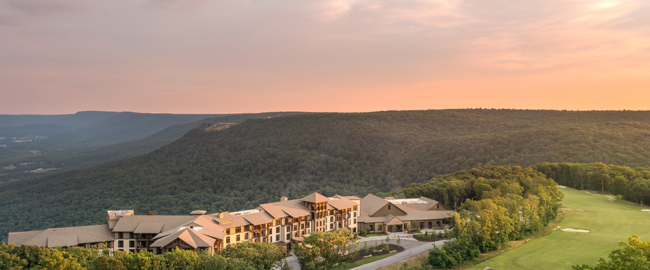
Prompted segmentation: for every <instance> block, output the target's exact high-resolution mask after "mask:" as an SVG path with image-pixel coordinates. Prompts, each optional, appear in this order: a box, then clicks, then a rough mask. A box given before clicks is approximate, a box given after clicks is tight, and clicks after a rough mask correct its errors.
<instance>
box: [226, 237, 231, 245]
mask: <svg viewBox="0 0 650 270" xmlns="http://www.w3.org/2000/svg"><path fill="white" fill-rule="evenodd" d="M226 244H230V236H226Z"/></svg>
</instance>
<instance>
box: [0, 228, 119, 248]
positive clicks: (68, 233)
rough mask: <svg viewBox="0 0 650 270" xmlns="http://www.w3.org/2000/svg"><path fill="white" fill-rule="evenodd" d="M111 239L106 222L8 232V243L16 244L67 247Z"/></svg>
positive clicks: (111, 235) (111, 234)
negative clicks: (102, 223)
mask: <svg viewBox="0 0 650 270" xmlns="http://www.w3.org/2000/svg"><path fill="white" fill-rule="evenodd" d="M113 240H115V238H114V237H113V233H111V231H110V229H109V228H108V225H106V224H104V225H91V226H78V227H64V228H50V229H47V230H42V231H31V232H13V233H9V243H14V244H15V245H17V246H20V245H35V246H41V247H55V246H62V247H67V246H76V245H78V244H85V243H97V242H108V241H113Z"/></svg>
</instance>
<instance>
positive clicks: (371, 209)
mask: <svg viewBox="0 0 650 270" xmlns="http://www.w3.org/2000/svg"><path fill="white" fill-rule="evenodd" d="M388 203H389V202H388V201H387V200H384V199H382V198H379V197H377V196H375V195H373V194H368V195H366V197H363V199H361V210H362V211H364V212H366V213H368V215H370V216H372V215H374V214H375V213H377V211H379V209H381V208H382V207H384V205H386V204H388Z"/></svg>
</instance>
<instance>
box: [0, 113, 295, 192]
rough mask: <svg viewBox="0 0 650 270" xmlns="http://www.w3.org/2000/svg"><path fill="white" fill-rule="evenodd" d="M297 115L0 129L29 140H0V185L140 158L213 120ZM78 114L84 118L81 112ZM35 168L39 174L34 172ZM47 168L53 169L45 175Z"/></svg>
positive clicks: (157, 117) (149, 117)
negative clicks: (14, 141) (139, 156)
mask: <svg viewBox="0 0 650 270" xmlns="http://www.w3.org/2000/svg"><path fill="white" fill-rule="evenodd" d="M297 113H299V112H270V113H256V114H227V115H182V114H143V113H130V112H124V113H116V114H112V116H111V117H108V118H106V119H103V118H96V119H95V120H97V122H95V123H90V124H87V125H85V126H82V127H70V126H62V125H53V124H28V125H23V126H11V127H0V138H2V137H3V134H7V135H4V136H6V137H5V139H4V141H10V142H11V140H10V139H9V138H8V137H20V136H31V137H27V138H26V139H28V140H31V139H33V140H34V141H27V142H20V143H13V144H12V143H10V142H9V143H6V142H5V143H3V140H0V183H2V182H7V181H16V180H20V179H26V178H30V177H32V178H33V177H37V176H42V175H48V174H50V175H51V174H55V173H59V172H64V171H69V170H75V169H83V168H89V167H92V166H96V165H99V164H104V163H107V162H111V161H116V160H120V159H123V158H128V157H132V156H136V155H141V154H146V153H149V152H151V151H153V150H155V149H157V148H159V147H161V146H163V145H166V144H168V143H171V142H173V141H175V140H176V139H178V138H180V137H182V136H183V135H184V134H185V133H187V132H188V131H189V130H191V129H193V128H196V127H198V126H200V125H201V124H203V123H214V122H215V121H222V122H223V121H228V122H234V123H238V122H242V121H244V120H245V119H249V118H251V119H252V118H267V117H278V116H283V115H293V114H297ZM78 114H80V115H85V114H84V113H78ZM99 115H104V114H99ZM6 117H8V116H3V115H0V120H2V119H4V118H6ZM34 117H36V116H32V118H27V119H26V120H25V121H26V122H25V123H30V122H29V121H32V122H38V121H46V120H48V119H49V120H51V121H52V122H56V123H60V122H63V123H65V121H63V120H67V119H68V118H73V119H77V118H79V117H78V116H77V114H75V115H67V116H66V117H67V118H65V117H64V118H62V116H61V117H59V116H57V117H55V116H49V117H48V116H43V118H38V117H36V118H34ZM75 117H76V118H75ZM62 119H63V120H62ZM83 119H85V118H82V120H83ZM88 121H89V120H88ZM88 121H86V122H88ZM14 122H15V121H14ZM21 134H22V135H21ZM34 136H38V137H34ZM45 137H46V138H45ZM3 145H4V147H2V146H3ZM38 168H44V169H45V170H40V171H38V170H37V169H38ZM48 168H54V169H56V170H51V171H48V170H47V169H48Z"/></svg>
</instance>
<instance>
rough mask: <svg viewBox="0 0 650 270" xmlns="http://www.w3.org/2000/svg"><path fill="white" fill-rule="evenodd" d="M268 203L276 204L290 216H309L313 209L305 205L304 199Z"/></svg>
mask: <svg viewBox="0 0 650 270" xmlns="http://www.w3.org/2000/svg"><path fill="white" fill-rule="evenodd" d="M268 204H270V205H271V206H274V207H275V208H276V209H279V210H281V211H282V212H284V213H285V214H286V215H287V216H289V217H302V216H307V215H309V213H310V211H311V209H309V208H308V207H307V206H305V203H304V202H303V201H302V200H288V201H280V202H272V203H268ZM265 207H266V206H265ZM269 214H270V213H269Z"/></svg>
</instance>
